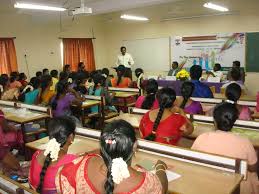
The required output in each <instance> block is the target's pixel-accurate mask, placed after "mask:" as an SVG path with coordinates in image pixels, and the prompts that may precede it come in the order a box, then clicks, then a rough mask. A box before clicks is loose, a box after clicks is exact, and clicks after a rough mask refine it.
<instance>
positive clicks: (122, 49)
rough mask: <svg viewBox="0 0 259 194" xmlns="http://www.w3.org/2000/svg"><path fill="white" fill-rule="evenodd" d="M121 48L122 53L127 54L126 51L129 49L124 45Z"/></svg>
mask: <svg viewBox="0 0 259 194" xmlns="http://www.w3.org/2000/svg"><path fill="white" fill-rule="evenodd" d="M120 50H121V54H122V55H125V54H126V52H127V49H126V47H125V46H122V47H121V49H120Z"/></svg>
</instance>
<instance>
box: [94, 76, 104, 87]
mask: <svg viewBox="0 0 259 194" xmlns="http://www.w3.org/2000/svg"><path fill="white" fill-rule="evenodd" d="M93 81H94V85H95V87H98V86H104V82H105V77H104V76H103V75H102V74H100V73H97V74H95V75H94V76H93Z"/></svg>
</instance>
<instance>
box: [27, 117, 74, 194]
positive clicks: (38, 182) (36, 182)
mask: <svg viewBox="0 0 259 194" xmlns="http://www.w3.org/2000/svg"><path fill="white" fill-rule="evenodd" d="M75 128H76V126H75V123H74V122H72V121H71V119H70V118H69V117H59V118H54V119H51V120H50V121H49V123H48V134H49V138H50V140H49V142H48V143H47V144H46V149H45V151H37V152H35V153H34V155H33V156H32V161H31V167H30V172H29V183H30V185H31V187H32V188H33V189H34V190H36V191H37V192H38V193H41V194H50V193H53V194H54V193H57V191H56V186H55V175H56V173H57V171H58V169H59V167H60V166H62V165H65V164H67V163H69V162H71V161H73V160H74V159H75V158H76V156H75V155H71V154H67V151H68V148H69V146H70V145H71V144H72V142H73V140H74V136H75Z"/></svg>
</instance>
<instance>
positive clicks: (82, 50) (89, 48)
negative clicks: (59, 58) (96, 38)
mask: <svg viewBox="0 0 259 194" xmlns="http://www.w3.org/2000/svg"><path fill="white" fill-rule="evenodd" d="M63 54H64V61H63V62H64V64H70V65H71V68H72V71H77V65H78V63H79V62H84V64H85V69H86V70H87V71H94V70H95V60H94V48H93V41H92V39H90V38H64V39H63Z"/></svg>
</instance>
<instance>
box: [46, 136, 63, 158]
mask: <svg viewBox="0 0 259 194" xmlns="http://www.w3.org/2000/svg"><path fill="white" fill-rule="evenodd" d="M60 146H61V144H60V143H58V142H57V140H56V139H55V138H53V139H51V140H49V142H48V143H47V144H46V149H45V151H44V156H47V155H48V154H50V158H51V160H52V161H56V160H58V154H59V151H60Z"/></svg>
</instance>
